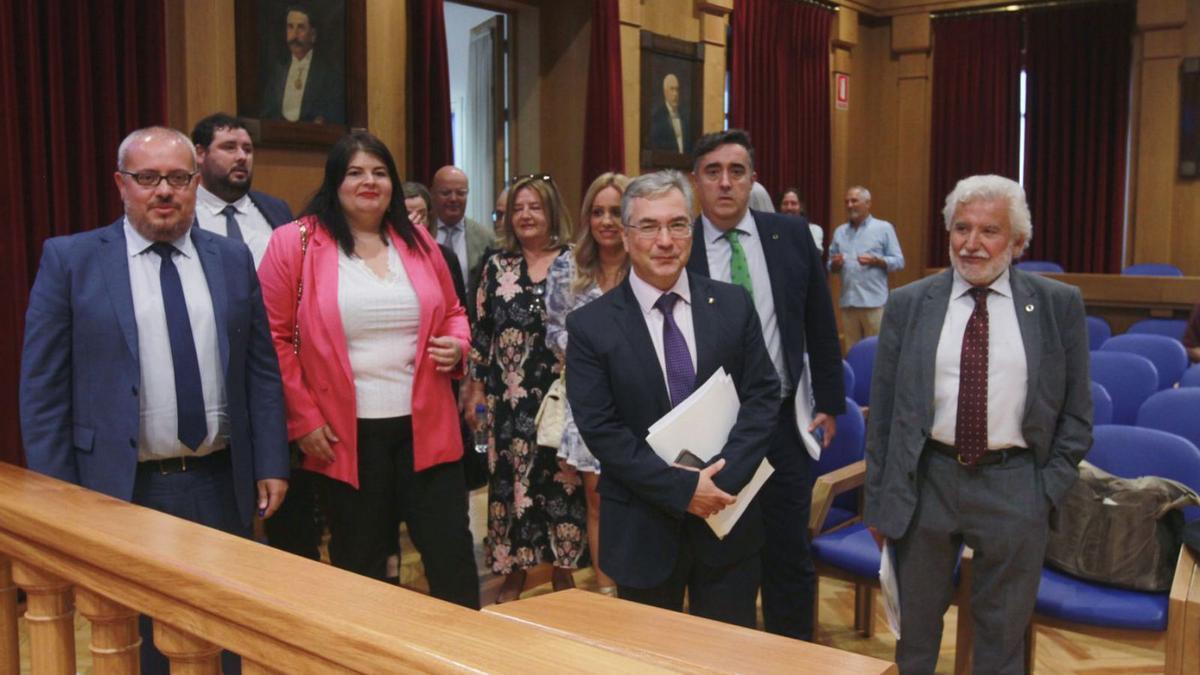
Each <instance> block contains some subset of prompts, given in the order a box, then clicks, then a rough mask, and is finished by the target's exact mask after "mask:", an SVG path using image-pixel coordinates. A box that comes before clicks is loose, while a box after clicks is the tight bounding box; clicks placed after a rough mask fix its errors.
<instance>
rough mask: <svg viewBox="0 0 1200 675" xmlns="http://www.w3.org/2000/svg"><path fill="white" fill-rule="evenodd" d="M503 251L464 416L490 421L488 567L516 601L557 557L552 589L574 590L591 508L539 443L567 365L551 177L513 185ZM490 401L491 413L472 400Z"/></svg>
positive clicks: (560, 217) (483, 312)
mask: <svg viewBox="0 0 1200 675" xmlns="http://www.w3.org/2000/svg"><path fill="white" fill-rule="evenodd" d="M504 225H505V226H504V228H503V229H502V231H501V233H500V242H499V243H500V248H501V250H500V251H499V252H498V253H496V255H494V256H492V258H491V259H490V260H489V261H488V263H487V266H486V267H485V269H484V272H483V277H482V279H481V280H480V283H479V289H478V292H477V294H476V302H477V308H478V317H479V318H478V320H477V321H476V323H475V327H474V330H473V333H472V349H471V360H472V368H471V370H472V380H471V382H470V384H469V390H468V393H467V396H466V397H465V402H466V404H465V406H464V407H465V410H464V412H465V414H466V416H467V421H468V423H469V424H471V425H472V427H477V426H478V425H479V424H480V423H487V424H489V428H490V430H491V433H490V439H489V441H490V442H489V448H488V465H489V468H490V469H491V479H490V480H489V482H488V534H487V537H486V538H485V540H484V544H485V546H486V548H487V564H488V566H489V567H490V568H491V569H492V571H493V572H495V573H496V574H502V575H504V576H505V579H504V584H503V585H502V586H501V589H500V594H499V596H498V597H497V599H496V601H497V602H507V601H510V600H516V599H517V598H518V597H520V595H521V591H522V590H523V589H524V586H525V577H526V570H528V569H529V568H530V567H533V566H535V565H537V564H539V563H541V562H543V561H547V562H552V563H554V574H553V583H554V588H555V590H561V589H564V588H571V587H572V586H574V580H573V578H572V576H571V572H572V570H574V569H576V568H577V567H578V566H579V558H580V556H581V555H582V554H583V551H584V527H585V525H584V524H585V520H586V507H585V506H584V502H583V490H582V485H581V483H580V479H579V474H578V473H577V472H576V471H575V468H574V467H572V466H570V465H569V464H566V463H565V462H560V461H559V459H558V457H557V456H556V455H555V451H554V450H553V449H552V448H547V447H541V446H538V445H537V428H536V425H535V424H534V419H535V418H536V417H537V412H538V408H539V406H540V405H541V403H542V396H543V395H544V394H545V393H546V390H547V389H548V388H549V387H550V385H551V384H552V383H553V382H554V380H555V379H556V378H557V377H558V376H559V374H560V373H561V371H562V363H561V361H559V359H558V358H557V357H556V356H555V355H554V352H552V351H551V350H550V348H549V347H548V346H547V345H546V323H545V307H544V305H543V295H544V291H545V281H546V275H547V272H548V271H549V269H550V266H551V264H552V263H553V262H554V260H555V259H556V258H558V257H559V256H565V255H570V253H569V250H568V248H567V247H566V246H565V243H566V242H567V241H569V239H570V237H571V221H570V217H569V216H568V215H567V213H566V211H565V209H564V208H563V205H562V198H561V197H560V196H559V194H558V189H557V188H556V187H555V185H554V183H553V181H551V180H550V178H549V177H548V176H529V177H524V178H521V179H519V180H518V181H517V182H516V183H515V184H514V185H513V186H512V188H511V189H510V190H509V199H508V205H507V209H506V214H505V219H504ZM482 402H486V403H487V410H488V420H478V419H476V416H475V404H476V403H482Z"/></svg>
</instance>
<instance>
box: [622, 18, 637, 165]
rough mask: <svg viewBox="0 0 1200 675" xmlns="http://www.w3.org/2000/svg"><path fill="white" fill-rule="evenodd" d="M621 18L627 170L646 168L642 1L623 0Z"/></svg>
mask: <svg viewBox="0 0 1200 675" xmlns="http://www.w3.org/2000/svg"><path fill="white" fill-rule="evenodd" d="M618 7H619V9H618V10H617V11H618V15H619V16H620V20H621V101H622V103H623V104H624V106H625V108H624V111H623V116H624V123H625V174H626V175H628V176H636V175H638V174H640V173H641V172H642V167H641V164H642V153H641V147H639V142H640V141H641V137H642V109H641V105H642V104H641V101H642V50H641V44H642V38H641V35H642V3H641V2H639V0H620V4H619V5H618Z"/></svg>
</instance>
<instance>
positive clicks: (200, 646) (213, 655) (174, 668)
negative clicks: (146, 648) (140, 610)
mask: <svg viewBox="0 0 1200 675" xmlns="http://www.w3.org/2000/svg"><path fill="white" fill-rule="evenodd" d="M154 646H155V647H158V651H160V652H162V653H163V655H164V656H166V657H167V658H168V659H169V660H170V661H171V675H220V673H221V648H220V647H218V646H217V645H214V644H213V643H211V642H209V641H207V640H203V639H201V638H198V637H196V636H194V635H191V634H189V633H185V632H183V631H181V630H179V629H178V628H175V627H174V626H171V625H170V624H166V623H163V622H161V621H158V620H155V621H154Z"/></svg>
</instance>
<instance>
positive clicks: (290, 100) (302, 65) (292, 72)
mask: <svg viewBox="0 0 1200 675" xmlns="http://www.w3.org/2000/svg"><path fill="white" fill-rule="evenodd" d="M312 58H313V50H311V49H310V50H308V53H307V54H305V55H304V58H302V59H297V58H296V57H295V56H293V57H292V64H291V65H290V66H288V74H287V81H285V82H284V84H283V105H282V106H281V112H282V113H283V119H285V120H287V121H289V122H295V121H296V120H298V119H300V104H301V103H303V102H304V89H305V88H306V87H307V86H308V71H309V69H310V68H311V66H312ZM297 83H299V84H300V86H298V87H297V86H296V84H297Z"/></svg>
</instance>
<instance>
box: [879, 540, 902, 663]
mask: <svg viewBox="0 0 1200 675" xmlns="http://www.w3.org/2000/svg"><path fill="white" fill-rule="evenodd" d="M892 555H893V553H892V542H891V541H890V540H884V542H883V550H882V551H880V552H879V588H880V590H882V591H883V610H884V613H885V614H886V615H887V624H888V628H889V629H890V630H891V631H892V635H895V636H896V639H897V640H899V639H900V586H899V584H898V583H896V568H895V566H894V565H893V562H892Z"/></svg>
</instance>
